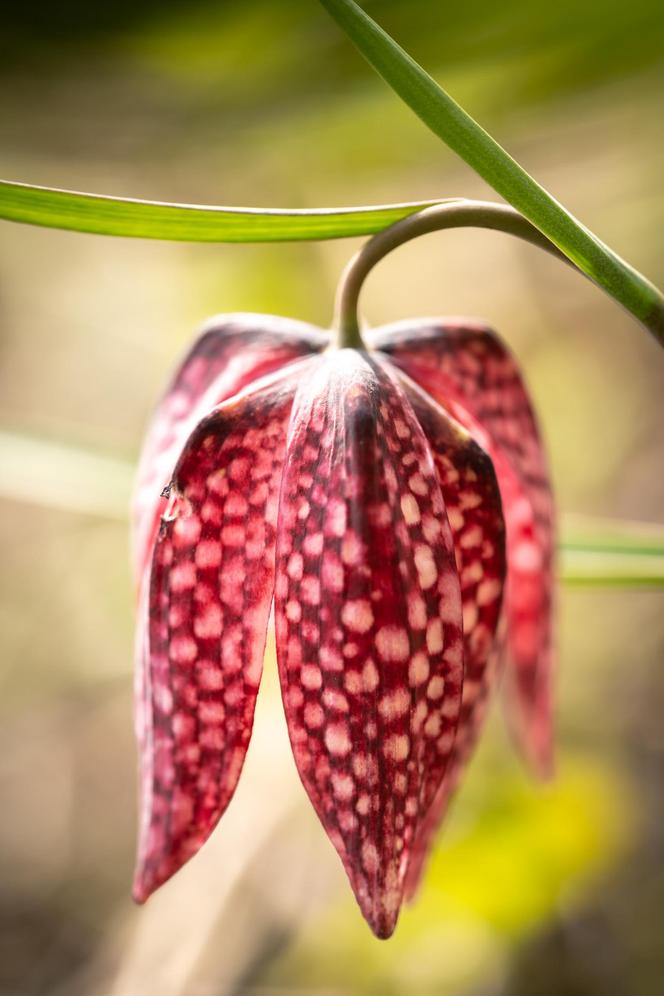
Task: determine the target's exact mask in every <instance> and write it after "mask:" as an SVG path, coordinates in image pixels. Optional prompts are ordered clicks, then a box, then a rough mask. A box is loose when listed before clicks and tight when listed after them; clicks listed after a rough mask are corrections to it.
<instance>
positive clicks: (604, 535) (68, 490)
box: [0, 430, 664, 587]
mask: <svg viewBox="0 0 664 996" xmlns="http://www.w3.org/2000/svg"><path fill="white" fill-rule="evenodd" d="M0 466H2V469H3V473H2V476H0V499H2V498H4V499H9V500H11V501H18V502H28V503H30V504H34V505H41V506H43V507H45V508H54V509H60V510H62V511H67V512H75V513H78V514H84V515H93V516H98V517H100V518H104V519H110V520H121V521H122V520H125V519H126V518H127V515H128V511H129V501H130V495H131V489H132V483H133V478H134V467H133V465H132V464H131V463H130V462H129V461H128V460H122V459H119V458H117V457H111V456H105V455H101V454H99V453H94V452H92V451H90V450H85V449H82V448H77V447H74V446H70V445H67V444H66V443H61V442H57V441H52V440H48V439H39V438H36V437H34V436H28V435H25V434H23V433H18V432H9V431H6V430H5V431H3V430H0ZM559 550H560V554H561V564H560V572H559V574H560V578H561V580H562V581H564V582H565V583H566V584H574V585H604V584H606V585H624V586H639V587H642V586H646V587H652V586H659V585H664V529H662V527H661V526H658V525H656V524H654V523H649V524H646V523H639V522H621V521H619V520H612V519H611V520H608V519H599V520H594V519H590V518H586V517H579V516H569V517H566V518H565V520H564V523H563V530H562V539H561V542H560V545H559Z"/></svg>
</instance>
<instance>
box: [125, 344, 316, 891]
mask: <svg viewBox="0 0 664 996" xmlns="http://www.w3.org/2000/svg"><path fill="white" fill-rule="evenodd" d="M311 362H312V361H310V360H304V361H301V362H300V363H299V364H297V365H296V367H295V368H293V369H292V370H291V371H288V372H283V373H279V374H276V375H273V376H272V377H271V378H269V379H267V380H266V381H263V382H262V383H261V385H260V386H259V387H257V389H255V390H252V391H251V392H247V393H244V394H241V395H239V396H237V397H236V398H233V399H231V400H230V401H228V402H226V403H225V404H223V405H221V406H220V407H219V408H218V409H216V410H215V411H214V412H213V413H212V414H211V415H209V416H208V417H207V418H205V419H204V420H203V421H202V422H201V423H200V424H199V426H198V427H197V428H196V429H195V430H194V432H193V433H192V435H191V436H190V438H189V440H188V441H187V443H186V446H185V449H184V452H183V454H182V456H181V458H180V460H179V462H178V465H177V467H176V470H175V474H174V480H173V482H172V485H171V488H170V501H169V507H168V510H167V512H166V514H165V515H164V517H163V518H162V522H161V528H160V530H159V535H158V538H157V542H156V545H155V550H154V556H153V560H152V569H151V578H150V585H149V592H148V591H147V590H146V587H145V586H144V590H143V599H142V603H143V604H142V611H143V615H142V617H141V620H140V622H139V633H138V639H137V653H138V656H139V664H140V666H139V672H138V678H137V710H136V715H137V728H138V734H139V745H140V748H141V826H140V834H139V846H138V859H137V868H136V876H135V881H134V896H135V898H136V900H137V901H139V902H142V901H144V900H145V899H146V898H147V897H148V896H149V895H150V893H151V892H153V891H154V890H155V889H156V888H157V887H158V886H159V885H161V884H162V883H163V882H165V881H166V880H167V879H168V878H170V876H171V875H173V874H174V873H175V872H176V871H177V870H178V869H179V868H180V867H181V865H183V864H184V863H185V861H187V860H188V859H189V858H190V857H192V856H193V855H194V854H195V853H196V852H197V851H198V849H199V848H200V847H201V845H202V844H203V843H204V841H205V840H206V839H207V837H208V836H209V834H210V833H211V832H212V830H213V829H214V827H215V825H216V823H217V821H218V820H219V818H220V816H221V815H222V813H223V812H224V810H225V808H226V806H227V805H228V803H229V801H230V799H231V797H232V795H233V792H234V790H235V786H236V784H237V781H238V778H239V776H240V771H241V768H242V764H243V762H244V757H245V753H246V750H247V745H248V743H249V737H250V735H251V727H252V722H253V715H254V707H255V702H256V694H257V692H258V685H259V681H260V677H261V671H262V666H263V653H264V649H265V637H266V630H267V622H268V616H269V612H270V605H271V601H272V595H273V587H274V545H275V537H276V523H277V508H278V496H279V486H280V482H281V471H282V465H283V459H284V452H285V444H286V432H287V427H288V420H289V418H290V410H291V407H292V402H293V395H294V392H295V387H296V383H297V377H298V376H299V377H302V376H306V374H307V370H308V368H309V364H310V363H311Z"/></svg>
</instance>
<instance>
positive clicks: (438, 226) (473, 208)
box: [333, 199, 576, 349]
mask: <svg viewBox="0 0 664 996" xmlns="http://www.w3.org/2000/svg"><path fill="white" fill-rule="evenodd" d="M446 228H489V229H493V230H494V231H498V232H506V233H507V234H509V235H516V236H517V238H520V239H524V241H526V242H530V243H532V245H535V246H539V248H540V249H545V250H546V251H547V252H549V253H551V255H552V256H555V257H556V258H557V259H560V260H562V261H563V262H564V263H567V264H569V265H571V266H574V264H573V263H571V262H570V260H569V259H568V258H567V256H565V254H564V253H562V252H561V251H560V250H559V249H558V248H557V247H556V246H554V245H553V243H552V242H550V241H549V239H547V237H546V236H545V235H543V234H542V233H541V232H540V231H539V229H537V228H535V226H534V225H532V224H531V223H530V222H529V221H527V220H526V219H525V218H524V217H523V216H522V215H520V214H519V212H518V211H515V210H514V208H512V207H509V206H508V205H507V204H493V203H491V202H490V201H469V200H463V199H459V200H457V201H450V202H449V203H447V204H436V205H434V206H433V207H428V208H425V209H424V210H423V211H418V212H417V214H411V215H409V217H407V218H403V219H402V220H401V221H397V222H395V224H393V225H390V227H389V228H385V229H383V231H382V232H378V234H377V235H374V237H373V238H372V239H370V240H369V241H368V242H366V243H365V244H364V245H363V246H362V248H361V249H360V251H359V252H358V253H357V254H356V255H355V256H354V257H353V258H352V259H351V261H350V262H349V263H348V265H347V267H346V269H345V270H344V272H343V273H342V275H341V279H340V281H339V286H338V289H337V298H336V306H335V317H334V322H333V328H335V329H336V330H337V343H338V345H339V346H340V347H351V348H354V349H362V348H363V342H362V334H361V331H360V322H359V316H358V302H359V297H360V292H361V290H362V287H363V285H364V281H365V280H366V278H367V277H368V275H369V273H370V272H371V270H372V269H373V267H374V266H375V265H376V263H378V262H380V260H381V259H383V257H384V256H387V254H388V253H390V252H392V250H393V249H397V248H398V247H399V246H400V245H403V244H404V242H410V240H411V239H416V238H418V237H419V236H420V235H427V234H428V233H430V232H438V231H441V230H443V229H446ZM575 268H576V267H575Z"/></svg>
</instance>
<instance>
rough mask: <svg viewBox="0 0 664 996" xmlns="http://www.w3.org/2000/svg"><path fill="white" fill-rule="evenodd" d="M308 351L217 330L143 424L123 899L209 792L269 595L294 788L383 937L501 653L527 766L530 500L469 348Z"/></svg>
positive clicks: (421, 330)
mask: <svg viewBox="0 0 664 996" xmlns="http://www.w3.org/2000/svg"><path fill="white" fill-rule="evenodd" d="M328 345H329V344H328V338H327V335H326V333H323V332H322V331H321V330H319V329H315V328H313V327H311V326H306V325H304V324H301V323H297V322H292V321H286V320H283V319H275V318H270V317H267V316H255V315H254V316H251V315H245V316H232V315H231V316H227V317H222V318H218V319H216V320H214V321H213V322H212V323H210V325H209V326H208V328H207V329H206V330H204V333H203V335H202V336H201V338H200V339H199V340H198V341H197V342H196V344H195V345H194V347H193V349H192V350H191V352H190V353H189V355H188V356H187V357H186V358H185V360H184V361H183V363H182V364H181V366H180V368H179V370H178V372H177V373H176V375H175V378H174V380H173V382H172V384H171V386H170V388H169V389H168V391H167V393H166V395H165V396H164V398H163V400H162V402H161V404H160V406H159V407H158V410H157V412H156V415H155V418H154V421H153V425H152V428H151V430H150V433H149V435H148V438H147V441H146V444H145V448H144V453H143V457H142V462H141V468H140V471H139V482H138V489H137V493H136V501H135V517H134V525H135V561H136V571H137V577H138V581H139V625H138V638H137V657H138V661H137V664H138V667H137V710H136V715H137V731H138V738H139V744H140V748H141V827H140V835H139V848H138V862H137V870H136V878H135V884H134V895H135V897H136V899H137V900H138V901H144V900H145V899H146V898H147V897H148V896H149V895H150V893H151V892H153V891H154V890H155V889H156V888H158V886H160V885H161V884H162V883H163V882H165V881H166V880H167V879H168V878H170V876H171V875H173V874H174V873H175V872H176V871H177V870H178V869H179V868H180V867H181V866H182V865H183V864H184V862H186V861H187V860H188V859H189V858H190V857H192V856H193V855H194V854H195V853H196V852H197V851H198V849H199V848H200V847H201V845H202V844H203V843H204V841H205V840H206V839H207V837H208V836H209V835H210V833H211V832H212V830H213V829H214V827H215V825H216V824H217V822H218V820H219V818H220V817H221V815H222V814H223V812H224V810H225V809H226V807H227V806H228V804H229V802H230V800H231V798H232V795H233V793H234V790H235V787H236V784H237V781H238V778H239V776H240V772H241V769H242V765H243V762H244V757H245V754H246V750H247V746H248V743H249V738H250V735H251V728H252V722H253V715H254V707H255V702H256V695H257V692H258V687H259V683H260V678H261V671H262V666H263V654H264V648H265V640H266V630H267V625H268V618H269V616H270V611H271V607H272V604H273V603H274V607H275V628H276V645H277V659H278V666H279V675H280V680H281V688H282V695H283V703H284V709H285V714H286V720H287V725H288V731H289V735H290V740H291V744H292V748H293V754H294V757H295V762H296V765H297V768H298V771H299V774H300V777H301V780H302V783H303V785H304V788H305V790H306V792H307V794H308V796H309V799H310V800H311V802H312V804H313V806H314V808H315V810H316V812H317V814H318V816H319V818H320V820H321V823H322V824H323V827H324V828H325V830H326V832H327V834H328V836H329V838H330V840H331V841H332V843H333V844H334V847H335V848H336V850H337V852H338V853H339V856H340V858H341V860H342V862H343V864H344V867H345V869H346V872H347V874H348V878H349V880H350V883H351V886H352V888H353V891H354V893H355V895H356V897H357V901H358V903H359V905H360V908H361V910H362V913H363V914H364V916H365V918H366V919H367V921H368V923H369V924H370V926H371V928H372V930H373V931H374V932H375V933H376V934H377V935H378V936H379V937H388V936H389V935H390V934H391V933H392V931H393V930H394V927H395V924H396V920H397V917H398V914H399V910H400V907H401V904H402V901H403V899H404V898H405V897H408V896H409V895H412V894H413V892H414V890H415V889H416V887H417V884H418V881H419V878H420V875H421V872H422V868H423V865H424V862H425V859H426V855H427V852H428V850H429V848H430V844H431V841H432V837H433V834H434V832H435V830H436V828H437V826H438V824H439V822H440V820H441V818H442V816H443V813H444V811H445V808H446V806H447V802H448V800H449V797H450V795H451V792H452V790H453V788H454V786H455V785H456V783H457V781H458V778H459V775H460V772H461V770H462V768H463V766H464V765H465V763H466V761H467V759H468V756H469V754H470V752H471V749H472V746H473V744H474V741H475V739H476V735H477V732H478V730H479V727H480V724H481V720H482V717H483V714H484V711H485V704H486V699H487V694H488V691H489V690H490V687H491V684H492V681H493V679H494V675H495V673H496V670H497V666H498V662H499V658H500V657H501V652H502V649H503V644H506V645H507V648H508V651H509V654H508V656H509V658H510V662H511V664H510V673H511V675H512V679H511V685H512V687H513V694H514V696H515V700H516V705H517V712H516V715H517V716H518V717H519V721H518V730H519V733H520V735H521V739H522V742H523V743H524V744H525V745H526V747H527V750H528V753H529V755H531V756H532V757H534V758H535V760H536V761H537V762H538V763H539V764H540V766H542V767H544V766H546V765H547V764H548V761H549V753H550V746H549V740H550V721H549V711H548V710H549V699H548V683H547V682H548V659H549V616H550V587H551V585H550V572H551V507H550V499H549V491H548V485H547V483H546V473H545V469H544V464H543V458H542V455H541V446H540V443H539V439H538V436H537V431H536V428H535V424H534V420H533V418H532V413H531V410H530V407H529V404H528V401H527V397H526V394H525V391H524V388H523V385H522V382H521V378H520V376H519V374H518V371H517V369H516V367H515V366H514V362H513V360H512V359H511V358H510V357H509V355H508V354H507V353H506V351H505V349H504V347H503V346H502V345H501V344H500V342H499V341H498V339H497V338H496V337H495V336H494V335H493V334H492V333H490V332H488V331H487V330H486V329H484V328H482V327H479V326H471V325H469V324H468V323H465V324H464V323H461V322H459V323H437V324H436V325H430V326H427V327H418V326H417V325H414V324H412V323H411V324H409V325H403V326H398V327H392V328H385V329H383V330H377V331H376V332H375V333H374V334H373V337H372V340H371V346H372V347H373V348H371V349H368V350H355V349H333V348H328ZM501 493H502V502H501ZM503 509H504V518H503ZM505 526H506V528H507V549H508V557H507V559H508V563H509V566H508V569H507V584H506V597H505V599H503V588H504V582H505V576H506V564H505ZM503 606H504V611H501V608H502V607H503Z"/></svg>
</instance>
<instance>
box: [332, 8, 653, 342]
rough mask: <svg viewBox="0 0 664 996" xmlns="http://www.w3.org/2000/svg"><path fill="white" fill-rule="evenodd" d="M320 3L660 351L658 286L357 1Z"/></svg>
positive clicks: (427, 119) (433, 125)
mask: <svg viewBox="0 0 664 996" xmlns="http://www.w3.org/2000/svg"><path fill="white" fill-rule="evenodd" d="M320 2H321V4H322V5H323V7H325V8H326V10H327V11H328V12H329V13H330V14H331V15H332V17H333V18H334V19H335V20H336V22H337V23H338V24H339V25H340V27H341V28H342V29H343V30H344V31H345V32H346V34H347V35H348V36H349V38H350V39H351V40H352V42H353V44H354V45H355V46H356V47H357V48H358V50H359V51H360V52H361V53H362V55H363V56H364V57H365V59H366V60H367V61H368V62H369V63H370V65H371V66H373V68H374V69H375V70H376V72H378V73H379V74H380V75H381V76H382V77H383V79H384V80H385V82H386V83H387V84H388V85H389V86H391V87H392V89H393V90H394V91H395V93H397V94H398V96H399V97H401V99H402V100H403V101H404V103H406V104H407V105H408V106H409V107H410V108H411V109H412V110H413V111H414V112H415V113H416V114H417V115H418V117H419V118H420V119H421V120H422V121H423V122H424V124H426V125H427V126H428V127H429V128H430V129H431V130H432V131H433V132H434V133H435V134H436V135H438V136H439V137H440V138H441V139H442V140H443V141H444V142H445V143H446V144H447V145H448V146H449V148H450V149H452V150H453V151H454V152H456V154H457V155H458V156H460V157H461V159H463V160H464V161H465V162H466V163H468V165H469V166H470V167H471V168H472V169H474V170H475V172H476V173H477V174H479V176H481V177H482V178H483V179H484V180H486V182H487V183H489V184H490V185H491V186H492V187H493V189H494V190H496V191H497V192H498V193H499V194H500V195H501V196H502V197H504V199H505V200H506V201H508V203H510V204H512V205H513V206H514V207H515V208H516V209H517V210H518V211H520V212H521V214H522V215H523V216H524V217H525V218H528V220H529V221H531V222H532V223H533V225H535V226H536V227H537V228H539V230H540V231H541V232H543V233H544V234H545V235H546V236H547V238H548V239H550V241H551V242H553V243H554V245H556V246H558V248H559V249H560V250H561V251H562V252H563V253H564V254H565V255H566V256H567V257H568V258H569V259H570V260H571V261H572V262H573V263H574V264H575V265H576V266H577V267H578V268H579V269H580V270H581V271H582V272H583V273H585V274H586V276H588V277H590V279H591V280H593V281H594V282H595V283H596V284H597V285H598V286H599V287H601V288H603V289H604V290H605V291H606V292H607V293H608V294H610V295H611V297H613V298H615V299H616V301H618V302H620V304H622V305H623V306H624V307H625V308H626V309H627V310H628V311H629V312H631V313H632V314H633V315H635V317H636V318H638V319H639V320H640V321H641V322H642V324H643V325H644V326H645V327H646V328H647V329H648V330H649V331H650V332H651V333H652V334H653V336H654V337H655V338H656V339H657V341H658V342H659V343H660V345H662V346H664V297H663V296H662V294H661V293H660V292H659V291H658V290H657V288H656V287H654V286H653V284H651V283H650V281H648V280H647V279H646V278H645V277H644V276H642V275H641V274H640V273H638V271H636V270H635V269H634V268H633V267H631V266H629V264H628V263H626V262H625V261H624V260H622V259H621V258H620V257H619V256H618V255H616V253H614V252H613V250H611V249H609V247H608V246H606V245H605V244H604V243H603V242H601V241H600V239H598V238H597V236H596V235H594V234H593V233H592V232H591V231H590V230H589V229H588V228H586V227H585V226H584V225H583V224H582V223H581V222H580V221H578V220H577V219H576V218H575V217H574V216H573V215H572V214H570V212H569V211H567V210H566V208H564V207H563V206H562V204H560V203H559V202H558V201H557V200H555V198H554V197H552V196H551V194H550V193H549V192H548V191H547V190H545V189H544V188H543V187H542V186H541V185H540V184H539V183H537V181H536V180H534V179H533V178H532V177H531V176H529V175H528V173H526V171H525V170H524V169H523V168H522V167H521V166H520V165H519V164H518V163H517V162H515V161H514V159H512V157H511V156H510V155H509V154H508V153H507V152H506V151H505V149H503V148H502V147H501V146H500V145H499V144H498V143H497V142H496V141H495V140H494V139H493V138H492V137H491V136H490V135H489V134H487V132H486V131H484V129H483V128H482V127H480V125H479V124H478V123H477V122H476V121H474V120H473V119H472V118H471V117H470V115H469V114H467V113H466V112H465V111H464V110H463V108H461V107H459V105H458V104H457V103H456V101H454V100H453V99H452V98H451V97H450V96H449V94H447V93H445V91H444V90H443V89H442V88H441V87H440V86H439V85H438V84H437V83H436V81H435V80H434V79H432V78H431V76H429V74H428V73H426V72H425V71H424V69H422V67H421V66H419V65H418V64H417V63H416V62H415V61H414V60H413V59H412V58H411V57H410V56H409V55H408V53H407V52H405V51H404V50H403V49H402V48H401V47H400V46H399V45H398V44H397V43H396V42H395V41H394V39H392V38H390V36H389V35H388V34H387V33H386V32H385V31H383V29H382V28H381V27H380V26H379V25H378V24H376V22H375V21H373V20H372V19H371V18H370V17H369V16H368V14H366V13H365V12H364V11H363V10H362V8H361V7H359V6H358V4H356V3H354V0H320Z"/></svg>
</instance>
